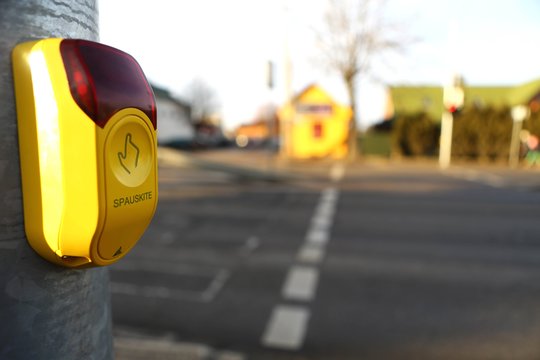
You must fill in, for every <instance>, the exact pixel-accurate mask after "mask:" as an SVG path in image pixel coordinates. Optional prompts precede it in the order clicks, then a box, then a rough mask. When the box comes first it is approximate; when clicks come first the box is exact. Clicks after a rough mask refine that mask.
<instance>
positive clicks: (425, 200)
mask: <svg viewBox="0 0 540 360" xmlns="http://www.w3.org/2000/svg"><path fill="white" fill-rule="evenodd" d="M194 156H195V158H193V157H185V156H183V155H182V156H181V155H178V154H175V153H162V156H161V157H162V166H161V167H160V204H159V208H158V212H157V213H156V217H155V219H154V221H153V223H152V225H151V227H150V228H149V229H148V231H147V233H146V234H145V236H144V238H143V239H142V240H141V242H140V243H139V245H138V246H137V247H136V249H134V250H133V251H132V253H130V254H129V255H128V256H127V257H126V258H125V259H123V261H121V262H119V263H118V264H115V265H113V266H112V267H111V280H112V281H111V290H112V293H113V318H114V324H115V334H116V340H115V345H116V350H117V358H119V359H128V358H129V359H137V358H141V359H142V358H145V359H151V358H152V356H154V358H159V359H191V358H192V359H538V358H540V342H539V341H538V339H539V338H540V242H539V240H538V239H539V236H538V234H539V233H540V222H539V221H538V214H539V213H540V192H538V190H540V176H539V175H540V174H539V173H538V171H536V170H519V171H510V170H508V169H506V168H505V167H500V166H498V167H494V166H470V165H460V166H453V167H452V168H451V169H449V170H446V171H444V172H442V171H440V170H439V169H438V168H437V167H436V165H435V164H434V163H430V162H424V163H393V162H385V161H362V162H358V163H354V164H345V165H344V164H335V163H332V162H322V163H317V162H302V163H290V162H283V161H277V160H275V159H274V158H273V157H271V156H270V155H269V154H267V153H262V152H238V151H225V152H214V153H200V154H195V155H194ZM215 161H217V162H219V163H220V164H228V166H229V169H227V171H226V172H224V171H223V170H225V169H224V168H220V166H223V165H216V164H214V163H213V162H215ZM194 164H195V165H196V166H194ZM266 171H272V172H273V173H274V175H272V176H271V177H269V178H267V180H269V181H264V180H265V178H264V174H265V172H266ZM137 356H138V357H137Z"/></svg>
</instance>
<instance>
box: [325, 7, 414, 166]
mask: <svg viewBox="0 0 540 360" xmlns="http://www.w3.org/2000/svg"><path fill="white" fill-rule="evenodd" d="M384 5H385V1H384V0H328V8H327V10H326V13H325V16H324V21H323V22H322V26H321V27H320V28H319V29H316V36H317V42H318V45H319V46H320V60H321V63H322V65H323V66H325V67H326V68H327V69H329V70H331V71H333V72H337V73H338V74H339V75H340V76H341V78H342V80H343V82H344V83H345V86H346V88H347V93H348V96H349V101H350V105H351V109H352V121H351V129H350V133H349V149H350V152H349V153H350V155H351V157H354V156H355V155H356V139H357V132H358V131H357V122H356V120H357V109H358V106H357V103H356V93H357V80H358V78H359V77H360V76H368V75H373V68H372V64H373V61H374V59H375V58H376V57H378V56H380V55H382V54H383V53H387V52H389V51H396V50H402V49H403V48H404V44H405V43H406V42H407V41H404V40H405V39H404V36H403V33H401V32H399V29H398V28H397V26H396V25H394V24H391V23H389V22H387V21H386V20H385V19H384V16H383V13H384Z"/></svg>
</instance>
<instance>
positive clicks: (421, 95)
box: [388, 79, 540, 122]
mask: <svg viewBox="0 0 540 360" xmlns="http://www.w3.org/2000/svg"><path fill="white" fill-rule="evenodd" d="M464 93H465V104H464V106H465V107H468V106H476V107H480V108H483V107H494V108H501V107H512V106H515V105H527V106H529V107H530V109H531V111H533V112H536V111H538V110H540V79H538V80H534V81H530V82H527V83H525V84H521V85H517V86H467V85H465V86H464ZM388 101H389V114H388V115H389V117H394V116H396V115H400V114H401V115H410V114H416V113H421V112H425V113H427V114H429V116H430V117H431V118H432V119H433V120H435V121H437V122H439V121H440V120H441V115H442V112H443V87H442V86H400V85H396V86H390V87H389V99H388Z"/></svg>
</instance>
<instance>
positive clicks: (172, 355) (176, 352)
mask: <svg viewBox="0 0 540 360" xmlns="http://www.w3.org/2000/svg"><path fill="white" fill-rule="evenodd" d="M114 352H115V359H116V360H247V358H246V357H245V356H244V355H242V354H240V353H237V352H232V351H226V350H216V349H213V348H211V347H209V346H208V345H204V344H198V343H190V342H179V341H175V340H174V338H173V337H172V336H158V337H156V336H154V337H152V336H150V335H148V334H142V333H140V332H137V331H134V330H126V329H115V330H114Z"/></svg>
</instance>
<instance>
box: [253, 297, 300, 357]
mask: <svg viewBox="0 0 540 360" xmlns="http://www.w3.org/2000/svg"><path fill="white" fill-rule="evenodd" d="M309 316H310V314H309V311H308V310H307V309H306V308H304V307H302V306H287V305H279V306H277V307H275V308H274V311H273V312H272V316H271V317H270V321H269V322H268V326H267V328H266V330H265V332H264V334H263V337H262V343H263V345H265V346H268V347H273V348H279V349H285V350H298V349H299V348H300V347H301V346H302V344H303V342H304V337H305V335H306V329H307V322H308V320H309Z"/></svg>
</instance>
